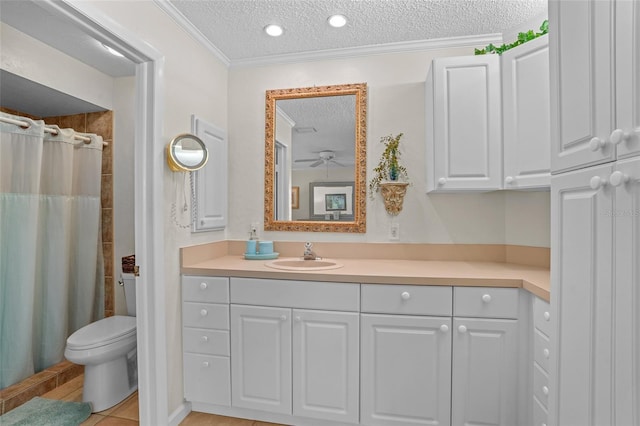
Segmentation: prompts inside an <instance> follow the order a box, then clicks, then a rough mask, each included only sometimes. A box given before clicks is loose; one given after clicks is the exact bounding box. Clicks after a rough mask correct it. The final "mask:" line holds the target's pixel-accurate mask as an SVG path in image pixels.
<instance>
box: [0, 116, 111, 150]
mask: <svg viewBox="0 0 640 426" xmlns="http://www.w3.org/2000/svg"><path fill="white" fill-rule="evenodd" d="M0 121H4V122H5V123H9V124H15V125H16V126H20V127H29V123H27V122H26V121H22V120H14V119H13V118H7V117H0ZM44 131H45V133H51V134H52V135H57V134H58V131H57V130H55V129H52V128H51V127H49V126H44ZM73 138H74V139H78V140H81V141H83V142H84V143H86V144H90V143H91V138H89V137H86V136H80V135H74V136H73ZM102 145H103V146H107V145H109V142H104V141H103V142H102Z"/></svg>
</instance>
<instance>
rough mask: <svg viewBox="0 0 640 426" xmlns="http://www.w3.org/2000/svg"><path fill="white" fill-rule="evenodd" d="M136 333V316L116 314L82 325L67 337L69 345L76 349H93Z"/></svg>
mask: <svg viewBox="0 0 640 426" xmlns="http://www.w3.org/2000/svg"><path fill="white" fill-rule="evenodd" d="M135 334H136V317H127V316H122V315H116V316H113V317H107V318H104V319H101V320H99V321H96V322H92V323H91V324H89V325H87V326H85V327H82V328H81V329H80V330H78V331H76V332H75V333H73V334H72V335H71V336H69V338H68V339H67V347H68V348H69V349H75V350H85V349H93V348H97V347H100V346H105V345H108V344H110V343H113V342H114V341H118V340H123V339H126V338H127V337H130V336H132V335H133V336H135Z"/></svg>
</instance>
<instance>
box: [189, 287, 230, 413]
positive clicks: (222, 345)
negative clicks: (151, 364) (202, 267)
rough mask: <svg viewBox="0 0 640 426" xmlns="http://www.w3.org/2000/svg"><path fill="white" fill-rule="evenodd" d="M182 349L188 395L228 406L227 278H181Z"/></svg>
mask: <svg viewBox="0 0 640 426" xmlns="http://www.w3.org/2000/svg"><path fill="white" fill-rule="evenodd" d="M182 350H183V354H182V358H183V373H184V396H185V398H186V399H187V400H189V401H197V402H202V403H209V404H219V405H229V404H230V403H231V386H230V380H231V376H230V359H229V354H230V352H229V279H228V278H220V277H196V276H183V277H182Z"/></svg>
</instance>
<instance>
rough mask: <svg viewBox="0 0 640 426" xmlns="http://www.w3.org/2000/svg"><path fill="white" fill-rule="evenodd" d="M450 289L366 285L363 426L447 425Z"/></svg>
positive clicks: (448, 410)
mask: <svg viewBox="0 0 640 426" xmlns="http://www.w3.org/2000/svg"><path fill="white" fill-rule="evenodd" d="M451 302H452V290H451V287H427V286H424V287H422V286H403V285H375V284H374V285H365V284H363V285H362V315H361V341H362V343H361V346H362V350H361V352H362V355H361V374H362V376H361V416H360V423H361V424H363V425H380V426H395V425H398V426H399V425H406V426H411V425H415V426H418V425H425V424H429V425H448V424H449V420H450V417H449V413H450V409H451Z"/></svg>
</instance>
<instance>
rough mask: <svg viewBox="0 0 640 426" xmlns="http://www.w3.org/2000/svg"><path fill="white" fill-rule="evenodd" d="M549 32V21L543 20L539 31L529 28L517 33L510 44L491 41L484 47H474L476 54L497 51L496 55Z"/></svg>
mask: <svg viewBox="0 0 640 426" xmlns="http://www.w3.org/2000/svg"><path fill="white" fill-rule="evenodd" d="M548 32H549V21H548V20H545V21H544V22H543V23H542V25H540V32H539V33H537V32H534V31H533V30H529V31H527V32H526V33H518V39H517V40H516V41H514V42H513V43H510V44H503V45H502V46H494V45H493V43H491V44H489V45H488V46H486V47H485V48H484V49H476V50H475V54H476V55H486V54H490V53H497V54H498V55H502V54H503V53H504V52H506V51H507V50H509V49H513V48H514V47H516V46H520V45H521V44H524V43H526V42H528V41H531V40H533V39H536V38H538V37H540V36H543V35H545V34H547V33H548Z"/></svg>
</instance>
